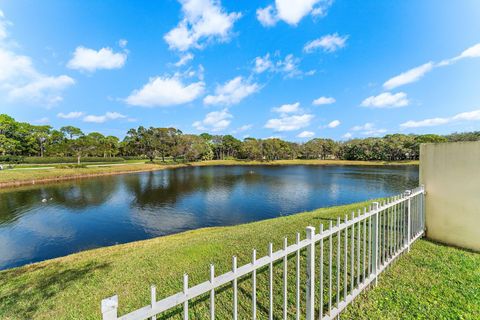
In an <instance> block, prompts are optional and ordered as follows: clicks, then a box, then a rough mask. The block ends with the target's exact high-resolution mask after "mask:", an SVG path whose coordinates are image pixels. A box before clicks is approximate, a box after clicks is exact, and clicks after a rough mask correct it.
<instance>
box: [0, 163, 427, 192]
mask: <svg viewBox="0 0 480 320" xmlns="http://www.w3.org/2000/svg"><path fill="white" fill-rule="evenodd" d="M136 162H137V163H131V161H130V162H126V163H121V164H119V163H114V164H110V165H109V164H102V165H91V164H89V165H87V167H85V168H55V167H53V165H52V166H49V165H42V166H35V165H30V167H19V168H16V169H13V170H3V171H0V188H8V187H15V186H20V185H29V184H34V183H45V182H55V181H61V180H68V179H80V178H88V177H95V176H102V175H112V174H122V173H129V172H142V171H153V170H163V169H166V168H174V167H185V166H212V165H361V166H375V165H415V164H418V161H408V162H381V161H347V160H278V161H270V162H261V161H241V160H212V161H202V162H193V163H186V164H162V163H149V162H146V163H138V161H136Z"/></svg>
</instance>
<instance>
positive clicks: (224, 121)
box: [192, 108, 233, 131]
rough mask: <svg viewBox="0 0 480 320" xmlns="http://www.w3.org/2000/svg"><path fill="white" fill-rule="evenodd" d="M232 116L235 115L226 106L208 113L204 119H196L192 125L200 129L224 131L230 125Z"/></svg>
mask: <svg viewBox="0 0 480 320" xmlns="http://www.w3.org/2000/svg"><path fill="white" fill-rule="evenodd" d="M232 118H233V116H232V115H231V114H230V113H229V112H228V109H226V108H225V109H223V110H221V111H213V112H210V113H207V115H206V116H205V118H204V119H203V120H202V121H195V122H194V123H193V124H192V125H193V127H194V128H195V129H197V130H199V131H207V130H210V131H222V130H224V129H226V128H227V127H228V126H229V125H230V122H231V120H230V119H232Z"/></svg>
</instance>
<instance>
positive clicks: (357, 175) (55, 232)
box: [0, 166, 418, 269]
mask: <svg viewBox="0 0 480 320" xmlns="http://www.w3.org/2000/svg"><path fill="white" fill-rule="evenodd" d="M417 185H418V167H416V166H399V167H357V166H234V167H232V166H230V167H229V166H225V167H223V166H220V167H190V168H179V169H172V170H164V171H156V172H145V173H137V174H125V175H117V176H109V177H100V178H92V179H84V180H78V181H72V182H66V183H59V184H53V185H52V184H51V185H41V186H36V187H29V188H24V189H19V190H16V191H11V192H2V193H0V269H6V268H11V267H15V266H21V265H24V264H27V263H31V262H36V261H41V260H45V259H50V258H54V257H59V256H64V255H67V254H70V253H74V252H78V251H81V250H85V249H90V248H97V247H102V246H108V245H113V244H117V243H125V242H130V241H136V240H142V239H148V238H153V237H157V236H162V235H167V234H172V233H177V232H181V231H185V230H190V229H196V228H201V227H209V226H224V225H234V224H239V223H244V222H250V221H256V220H262V219H268V218H273V217H278V216H282V215H288V214H292V213H297V212H301V211H306V210H312V209H315V208H319V207H326V206H333V205H341V204H348V203H353V202H359V201H363V200H367V199H371V198H377V197H385V196H390V195H395V194H398V193H401V192H402V191H404V190H405V189H409V188H413V187H416V186H417ZM43 199H46V202H45V200H43ZM42 200H43V201H42Z"/></svg>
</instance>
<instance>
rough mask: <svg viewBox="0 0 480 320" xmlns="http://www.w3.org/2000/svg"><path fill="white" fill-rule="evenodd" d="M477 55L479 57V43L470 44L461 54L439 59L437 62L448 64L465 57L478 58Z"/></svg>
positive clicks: (440, 64) (442, 64)
mask: <svg viewBox="0 0 480 320" xmlns="http://www.w3.org/2000/svg"><path fill="white" fill-rule="evenodd" d="M478 57H480V43H477V44H475V45H473V46H471V47H470V48H467V49H465V50H464V51H463V52H462V53H461V54H459V55H458V56H456V57H453V58H451V59H447V60H443V61H441V62H440V63H439V64H438V66H446V65H450V64H452V63H455V62H457V61H459V60H462V59H465V58H478Z"/></svg>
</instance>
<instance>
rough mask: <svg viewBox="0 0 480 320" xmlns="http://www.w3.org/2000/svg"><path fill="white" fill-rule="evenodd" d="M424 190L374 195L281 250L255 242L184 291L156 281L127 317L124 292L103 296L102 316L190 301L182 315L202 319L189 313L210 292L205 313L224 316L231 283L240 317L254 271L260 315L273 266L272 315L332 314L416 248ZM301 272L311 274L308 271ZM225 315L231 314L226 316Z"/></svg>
mask: <svg viewBox="0 0 480 320" xmlns="http://www.w3.org/2000/svg"><path fill="white" fill-rule="evenodd" d="M424 193H425V192H424V188H423V187H419V188H416V189H414V190H408V191H406V192H405V193H404V194H402V195H399V196H395V197H391V198H388V199H387V200H385V201H384V202H381V203H378V202H374V203H372V205H371V206H370V207H369V208H364V210H363V211H360V210H359V211H358V212H357V213H355V212H352V214H351V215H350V216H348V215H346V216H345V219H344V221H343V222H342V221H341V220H340V218H338V219H337V221H336V224H335V225H333V223H332V221H330V225H329V228H328V230H324V229H323V225H322V224H321V225H320V230H319V232H318V233H317V232H316V231H315V228H314V227H307V229H306V239H303V240H301V239H300V234H299V233H297V238H296V243H295V244H292V245H288V243H287V239H286V238H285V241H284V245H283V249H282V250H279V251H275V252H273V245H272V244H271V243H270V245H269V247H268V255H267V256H264V257H261V258H257V257H256V251H255V250H253V254H252V262H251V263H248V264H246V265H243V266H240V267H238V266H237V258H236V257H233V260H232V270H231V271H230V272H227V273H225V274H222V275H219V276H215V270H214V266H213V265H211V266H210V280H208V281H205V282H203V283H200V284H198V285H195V286H193V287H190V286H189V283H188V275H187V274H185V275H184V277H183V291H182V292H179V293H177V294H174V295H172V296H170V297H167V298H164V299H162V300H157V299H156V289H155V287H154V286H152V287H151V304H150V305H148V306H145V307H143V308H140V309H138V310H136V311H133V312H131V313H128V314H125V315H123V316H120V317H119V316H118V315H117V309H118V297H117V296H113V297H110V298H107V299H104V300H102V304H101V311H102V315H103V319H104V320H113V319H121V320H137V319H148V318H150V319H157V317H158V318H159V319H160V318H162V319H164V318H169V316H168V315H165V314H166V311H171V310H172V309H175V308H176V309H178V308H181V309H183V310H179V311H178V312H177V314H176V316H177V317H178V316H179V313H181V316H182V318H183V319H189V318H192V319H197V318H199V315H198V314H196V313H195V314H192V313H191V312H190V313H189V301H192V300H193V299H195V298H197V297H200V296H205V295H208V296H209V297H208V299H206V300H209V301H208V302H207V301H204V303H207V304H208V309H207V311H205V312H204V313H205V315H204V316H200V317H201V318H208V317H210V319H215V318H216V317H217V318H220V316H218V315H216V309H215V307H216V301H215V300H216V299H215V298H216V294H217V292H216V291H217V290H218V289H219V288H220V287H225V286H226V285H227V286H228V288H227V290H231V291H232V292H231V305H230V307H229V308H230V315H231V318H232V319H238V317H239V307H238V306H239V302H238V291H239V289H238V282H239V281H241V279H245V278H248V279H249V287H250V288H249V289H250V290H251V291H250V294H249V295H248V296H249V300H250V307H249V308H248V310H247V309H246V308H245V307H243V308H242V310H241V313H242V314H241V317H242V318H251V319H257V317H258V313H259V310H258V305H259V302H258V301H257V293H258V292H257V291H258V288H257V272H267V273H268V286H267V288H268V289H267V290H268V294H266V295H268V298H266V297H265V303H264V305H263V306H262V310H263V312H264V313H265V314H266V315H268V318H269V319H273V318H274V314H275V318H283V319H287V318H296V319H300V317H301V318H306V319H308V320H313V319H314V318H318V319H333V318H335V317H337V316H339V315H340V313H341V312H342V311H343V310H344V309H345V308H346V307H347V305H348V304H349V303H350V302H352V301H353V300H354V299H355V297H357V296H358V295H359V294H360V293H361V292H362V291H363V290H364V289H365V288H367V287H368V286H369V285H370V284H371V283H372V282H373V283H375V284H376V283H377V279H378V275H379V274H380V273H381V272H382V271H383V270H385V268H386V267H387V266H388V265H389V264H390V263H391V262H392V261H394V260H395V259H396V258H397V257H398V256H399V255H400V254H402V253H403V252H404V251H409V250H410V245H411V244H412V243H413V242H414V241H415V240H417V239H418V238H419V237H421V236H422V235H423V232H424V228H425V223H424V222H425V211H424ZM289 260H294V262H295V263H294V265H295V268H294V270H292V269H288V265H289V263H288V262H289ZM301 261H303V262H304V263H303V265H304V266H302V263H301ZM274 264H275V265H276V267H278V266H279V265H281V266H282V267H283V268H282V272H281V274H282V276H281V278H282V279H281V280H280V281H281V282H282V293H281V295H282V299H281V300H282V302H281V304H282V306H281V307H280V308H278V303H277V308H276V309H277V310H275V308H274V298H276V299H275V300H278V297H274V290H273V287H274V284H275V283H278V279H276V281H274V271H273V270H274ZM262 270H263V271H262ZM292 272H293V274H292ZM302 273H303V274H306V276H304V277H301V274H302ZM277 275H278V272H277ZM292 278H293V279H292ZM289 279H290V280H295V281H291V282H293V285H291V284H289V283H288V282H289V281H288V280H289ZM301 279H303V280H304V282H301ZM277 291H278V290H277ZM292 291H294V292H292ZM263 296H265V294H263ZM292 297H294V298H292ZM229 299H230V296H229ZM267 300H268V301H267ZM293 300H294V301H293ZM222 307H223V308H224V309H225V306H223V305H222ZM278 309H281V310H278ZM225 317H226V316H225V314H223V315H222V316H221V318H225ZM228 317H230V316H228Z"/></svg>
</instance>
